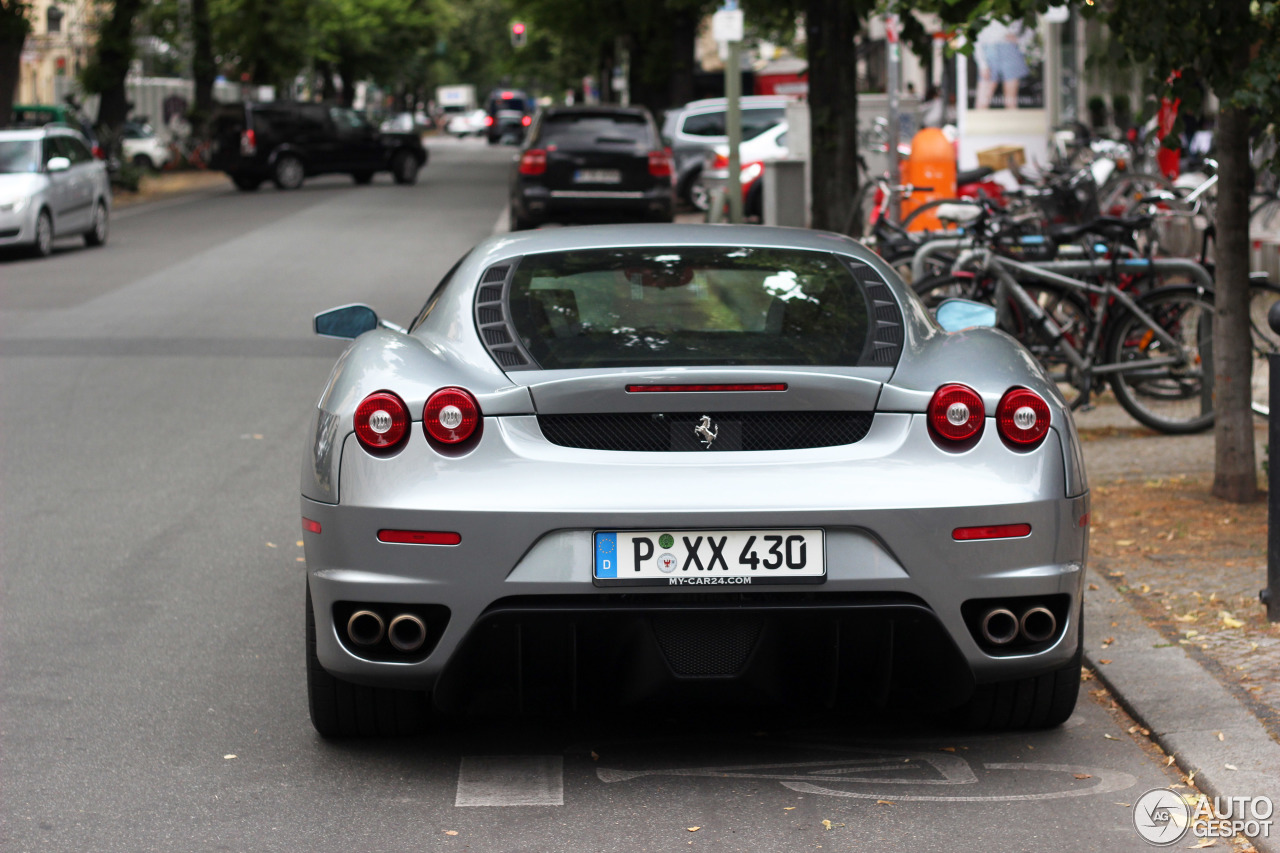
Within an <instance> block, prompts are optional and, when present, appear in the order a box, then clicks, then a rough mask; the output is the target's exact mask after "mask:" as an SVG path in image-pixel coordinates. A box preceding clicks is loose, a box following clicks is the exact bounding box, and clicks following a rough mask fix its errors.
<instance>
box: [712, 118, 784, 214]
mask: <svg viewBox="0 0 1280 853" xmlns="http://www.w3.org/2000/svg"><path fill="white" fill-rule="evenodd" d="M788 153H789V152H788V149H787V123H786V122H785V121H781V122H778V123H777V124H775V125H774V126H773V127H771V128H769V129H768V130H766V131H764V132H763V133H761V134H760V135H758V136H755V137H752V138H751V139H748V140H746V141H744V142H743V143H742V144H741V145H739V146H738V165H739V168H741V169H742V175H741V177H740V178H739V179H738V180H739V184H740V185H741V186H742V188H743V194H744V202H743V203H744V204H745V205H746V208H748V209H747V210H746V212H747V214H748V215H752V214H754V215H759V214H760V211H759V210H758V208H759V207H760V205H761V202H760V197H759V194H758V193H759V191H758V190H757V194H756V195H755V197H753V198H748V197H746V193H747V187H748V185H753V186H758V185H759V184H758V182H757V179H758V178H759V177H760V175H762V174H763V173H764V164H765V163H768V162H770V161H773V160H785V159H786V158H787V155H788ZM728 179H729V146H728V145H716V146H715V147H713V148H711V149H710V150H709V151H707V159H706V163H705V164H704V165H703V167H702V175H701V177H699V178H698V179H697V180H696V181H695V182H694V185H693V187H692V188H691V189H690V193H691V195H692V196H693V202H694V205H695V206H697V208H698V209H699V210H705V209H706V207H707V203H709V200H710V197H711V191H712V190H713V189H714V188H716V187H719V186H722V185H723V184H724V182H725V181H727V180H728ZM704 201H705V202H707V203H703V202H704Z"/></svg>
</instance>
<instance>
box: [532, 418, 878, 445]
mask: <svg viewBox="0 0 1280 853" xmlns="http://www.w3.org/2000/svg"><path fill="white" fill-rule="evenodd" d="M709 417H710V418H711V424H710V430H711V431H712V432H714V433H715V435H716V437H715V439H714V440H712V442H711V445H710V447H708V446H706V445H705V444H704V442H703V437H702V435H700V434H699V433H698V432H697V431H696V429H697V427H698V426H699V425H700V423H701V421H702V416H701V415H699V414H693V413H689V412H679V413H673V414H666V413H659V414H632V413H619V414H601V415H539V416H538V426H539V427H541V428H542V434H543V435H544V436H546V438H547V441H550V442H551V443H552V444H559V445H562V446H564V447H580V448H583V449H586V450H641V451H650V452H660V451H695V450H696V451H702V452H705V451H708V450H710V451H719V450H798V449H801V448H806V447H832V446H834V445H839V444H853V443H854V442H856V441H859V440H861V439H862V437H863V436H865V435H866V434H867V431H868V430H869V429H871V418H872V414H871V412H721V413H718V414H714V415H710V416H709Z"/></svg>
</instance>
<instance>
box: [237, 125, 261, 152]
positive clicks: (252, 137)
mask: <svg viewBox="0 0 1280 853" xmlns="http://www.w3.org/2000/svg"><path fill="white" fill-rule="evenodd" d="M257 150H258V134H256V133H254V132H253V130H246V131H245V132H244V133H242V134H240V153H241V154H242V155H243V156H245V157H252V156H253V155H254V154H255V153H256V152H257Z"/></svg>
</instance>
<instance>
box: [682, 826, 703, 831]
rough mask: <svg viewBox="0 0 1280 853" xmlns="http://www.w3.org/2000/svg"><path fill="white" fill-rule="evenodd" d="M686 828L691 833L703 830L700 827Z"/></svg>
mask: <svg viewBox="0 0 1280 853" xmlns="http://www.w3.org/2000/svg"><path fill="white" fill-rule="evenodd" d="M686 828H687V829H688V830H689V831H690V832H697V831H698V830H699V829H702V827H700V826H690V827H686Z"/></svg>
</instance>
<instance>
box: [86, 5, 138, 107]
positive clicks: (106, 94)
mask: <svg viewBox="0 0 1280 853" xmlns="http://www.w3.org/2000/svg"><path fill="white" fill-rule="evenodd" d="M141 6H142V0H116V2H115V4H114V7H113V9H112V12H111V16H110V17H109V18H107V19H106V20H105V21H103V23H102V28H101V29H100V30H99V32H98V50H97V56H96V57H95V59H94V64H95V65H96V66H97V71H96V74H95V75H94V78H93V79H94V85H93V86H92V87H91V88H92V89H95V90H97V92H98V93H99V94H100V95H101V99H100V100H99V102H98V124H99V125H101V126H103V127H105V128H107V129H108V130H109V131H114V130H115V129H116V128H118V127H120V125H122V124H124V122H125V119H127V118H128V117H129V110H130V108H131V107H132V105H131V104H130V103H129V101H128V99H127V98H126V97H125V88H124V80H125V77H126V76H127V75H128V73H129V64H130V63H131V62H132V61H133V19H134V18H135V17H136V16H137V14H138V9H139V8H141Z"/></svg>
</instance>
